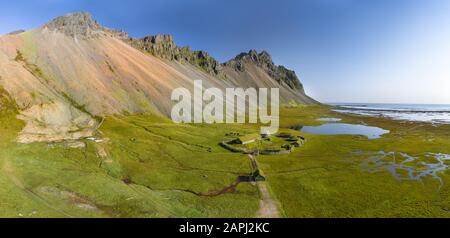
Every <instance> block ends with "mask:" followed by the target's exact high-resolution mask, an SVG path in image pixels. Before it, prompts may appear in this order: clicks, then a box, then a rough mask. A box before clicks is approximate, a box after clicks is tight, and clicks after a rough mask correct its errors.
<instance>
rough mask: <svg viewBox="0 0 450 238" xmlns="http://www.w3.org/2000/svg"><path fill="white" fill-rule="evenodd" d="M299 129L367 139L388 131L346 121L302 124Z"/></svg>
mask: <svg viewBox="0 0 450 238" xmlns="http://www.w3.org/2000/svg"><path fill="white" fill-rule="evenodd" d="M301 131H303V132H307V133H313V134H319V135H363V136H367V137H368V138H369V139H377V138H380V137H381V136H382V135H384V134H387V133H389V131H388V130H384V129H382V128H379V127H373V126H365V125H354V124H346V123H327V124H324V125H321V126H304V127H302V128H301Z"/></svg>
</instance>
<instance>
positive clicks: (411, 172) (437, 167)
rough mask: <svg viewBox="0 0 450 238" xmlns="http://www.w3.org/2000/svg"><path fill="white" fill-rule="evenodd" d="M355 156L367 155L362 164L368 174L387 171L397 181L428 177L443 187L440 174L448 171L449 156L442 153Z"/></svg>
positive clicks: (417, 179)
mask: <svg viewBox="0 0 450 238" xmlns="http://www.w3.org/2000/svg"><path fill="white" fill-rule="evenodd" d="M355 154H360V155H366V154H367V155H369V158H368V159H367V160H365V161H364V162H363V164H362V166H363V168H364V169H366V170H367V171H369V172H379V171H382V170H387V171H388V172H389V173H390V174H391V175H392V176H394V177H395V178H396V179H398V180H416V181H422V179H423V178H425V177H427V176H430V177H431V178H434V179H436V180H438V181H439V182H440V184H441V186H442V185H443V181H442V179H441V177H440V176H439V173H440V172H443V171H445V170H447V169H449V166H450V155H448V154H442V153H424V154H421V155H415V156H411V155H408V154H406V153H401V152H385V151H379V152H367V153H364V152H355Z"/></svg>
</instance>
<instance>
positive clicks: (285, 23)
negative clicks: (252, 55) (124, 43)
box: [0, 0, 450, 104]
mask: <svg viewBox="0 0 450 238" xmlns="http://www.w3.org/2000/svg"><path fill="white" fill-rule="evenodd" d="M0 9H1V14H0V33H2V34H3V33H7V32H10V31H13V30H16V29H30V28H34V27H37V26H40V25H42V24H43V23H45V22H47V21H49V20H50V19H52V18H53V17H56V16H59V15H63V14H65V13H68V12H74V11H89V12H91V13H92V14H93V15H94V17H95V18H96V19H97V20H98V21H99V22H100V23H102V24H103V25H106V26H109V27H113V28H118V29H123V30H125V31H127V32H129V33H130V35H131V36H143V35H146V34H155V33H170V34H173V35H174V36H175V40H176V42H177V43H178V44H179V45H189V46H191V47H192V48H194V49H203V50H206V51H208V52H210V54H211V55H213V56H214V57H216V58H217V59H219V60H220V61H225V60H228V59H230V58H232V57H234V56H235V55H236V54H238V53H240V52H242V51H248V50H249V49H252V48H255V49H257V50H263V49H265V50H267V51H269V52H270V53H271V54H272V56H273V58H274V60H275V63H278V64H283V65H286V66H287V67H289V68H292V69H294V70H295V71H296V72H297V74H298V75H299V76H300V78H301V80H302V82H303V83H304V85H305V87H306V90H307V92H308V93H309V94H310V95H311V96H313V97H315V98H317V99H318V100H320V101H322V102H392V103H447V104H450V1H447V0H291V1H289V0H285V1H283V0H271V1H266V0H145V1H144V0H141V1H140V0H126V1H119V0H109V1H103V0H96V1H92V0H28V1H14V2H13V1H2V2H1V3H0Z"/></svg>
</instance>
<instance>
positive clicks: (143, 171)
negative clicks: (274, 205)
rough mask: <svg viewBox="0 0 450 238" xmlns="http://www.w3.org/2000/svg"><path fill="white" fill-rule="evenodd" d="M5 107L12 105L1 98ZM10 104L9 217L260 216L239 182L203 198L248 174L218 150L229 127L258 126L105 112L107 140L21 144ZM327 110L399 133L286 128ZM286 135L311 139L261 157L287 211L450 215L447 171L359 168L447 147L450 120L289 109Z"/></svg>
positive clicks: (4, 114)
mask: <svg viewBox="0 0 450 238" xmlns="http://www.w3.org/2000/svg"><path fill="white" fill-rule="evenodd" d="M3 104H7V103H6V102H4V103H3ZM16 113H17V112H16V111H15V109H14V108H13V107H5V105H3V107H2V110H1V111H0V197H1V198H2V199H0V217H254V216H256V214H257V211H258V208H259V202H260V196H261V195H260V193H259V191H258V188H257V187H256V186H255V185H253V184H250V183H241V184H239V185H238V186H237V188H236V189H235V190H234V191H232V192H229V193H225V194H222V195H219V196H205V194H209V193H211V192H214V191H220V190H222V189H223V188H226V187H228V186H229V185H231V184H233V183H234V182H235V181H236V179H237V177H238V176H239V175H247V174H249V173H250V172H251V165H250V162H249V159H248V157H247V156H246V155H243V154H235V153H231V152H229V151H227V150H225V149H223V148H222V147H220V146H219V143H220V142H221V141H223V140H224V139H225V138H226V137H225V134H227V133H230V132H236V133H240V134H243V135H245V134H251V133H257V132H258V130H259V127H257V126H255V125H219V124H217V125H186V124H174V123H172V122H171V121H169V120H167V119H163V118H160V117H157V116H152V115H135V116H123V117H108V118H106V120H105V122H104V123H103V125H102V127H101V128H100V130H99V133H98V135H97V136H96V137H97V138H101V139H103V141H101V142H94V141H91V140H88V139H86V140H83V141H82V142H83V143H85V144H86V147H85V148H69V147H67V146H66V143H64V142H61V143H52V144H48V143H32V144H18V143H16V142H15V138H16V136H17V133H18V132H19V131H20V130H21V128H22V127H23V126H24V124H23V123H22V122H21V121H20V120H18V119H16ZM321 117H339V118H342V119H343V122H346V123H365V124H368V125H373V126H379V127H382V128H384V129H388V130H391V133H390V134H387V135H385V136H383V137H382V138H380V139H376V140H368V139H367V138H365V137H363V136H348V135H347V136H344V135H335V136H327V135H313V134H307V133H302V132H299V131H296V130H290V129H288V128H290V127H293V126H299V125H319V124H322V123H324V122H320V121H317V118H321ZM281 125H282V127H283V128H282V131H288V132H290V133H293V134H295V135H302V136H304V137H305V138H306V140H307V141H306V144H305V145H304V146H303V147H301V148H299V149H297V150H295V151H294V152H293V153H292V154H289V155H278V156H259V157H257V161H258V163H259V167H260V169H261V170H262V172H263V174H264V175H265V176H266V177H267V185H268V186H269V190H270V192H271V194H272V197H273V198H274V199H276V200H277V201H278V203H279V204H280V208H279V209H280V211H281V215H282V216H285V217H450V213H449V211H450V184H449V183H448V182H450V180H449V179H450V173H449V172H448V171H445V172H442V173H440V177H441V178H442V180H443V185H442V186H440V184H439V182H438V181H437V180H435V179H432V178H431V177H429V178H428V177H427V178H425V179H423V181H399V180H397V179H396V178H394V177H393V176H391V175H390V174H389V173H388V172H387V171H379V172H375V173H371V172H368V171H365V170H364V169H363V168H362V163H363V162H364V161H365V160H366V159H367V157H368V156H367V155H366V154H364V153H355V151H364V152H377V151H386V152H404V153H408V154H410V155H420V154H423V153H426V152H434V153H446V154H450V126H448V125H440V126H436V127H435V126H432V125H431V124H425V123H409V122H400V121H392V120H389V119H381V118H370V117H362V116H349V115H342V114H338V113H335V112H332V111H331V110H330V109H329V108H326V107H318V106H309V107H306V106H303V107H289V108H283V109H282V111H281Z"/></svg>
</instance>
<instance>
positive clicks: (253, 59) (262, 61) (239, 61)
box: [224, 50, 305, 93]
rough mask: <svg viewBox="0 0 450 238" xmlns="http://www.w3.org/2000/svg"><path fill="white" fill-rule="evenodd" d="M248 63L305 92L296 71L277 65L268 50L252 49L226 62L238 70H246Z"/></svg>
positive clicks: (281, 82) (278, 80)
mask: <svg viewBox="0 0 450 238" xmlns="http://www.w3.org/2000/svg"><path fill="white" fill-rule="evenodd" d="M246 63H251V64H255V65H257V66H258V67H260V68H262V69H263V70H264V71H265V72H266V73H267V74H268V75H269V76H270V77H272V78H273V79H275V80H276V81H277V82H278V83H280V84H283V83H284V84H286V85H288V86H289V87H290V88H291V89H293V90H296V91H300V92H302V93H304V92H305V91H304V89H303V85H302V84H301V83H300V80H299V79H298V77H297V75H296V74H295V72H294V71H292V70H289V69H287V68H285V67H284V66H282V65H279V66H277V65H275V64H274V63H273V60H272V56H270V54H269V53H267V52H266V51H262V52H261V53H258V52H257V51H256V50H250V51H249V52H248V53H241V54H239V55H238V56H236V58H234V59H232V60H230V61H228V62H226V63H224V65H225V66H228V67H231V68H233V69H234V70H236V71H240V72H244V71H245V70H246V66H245V65H246Z"/></svg>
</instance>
